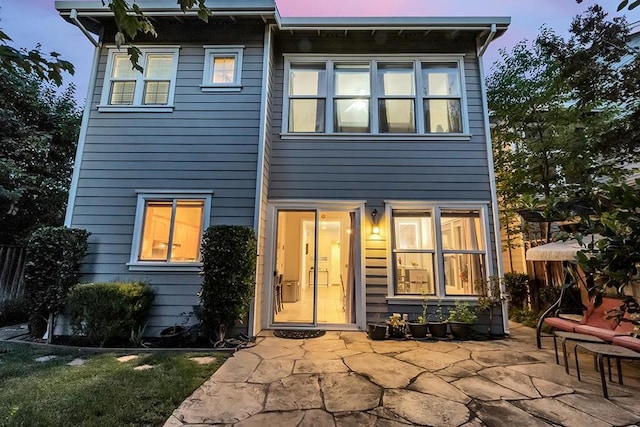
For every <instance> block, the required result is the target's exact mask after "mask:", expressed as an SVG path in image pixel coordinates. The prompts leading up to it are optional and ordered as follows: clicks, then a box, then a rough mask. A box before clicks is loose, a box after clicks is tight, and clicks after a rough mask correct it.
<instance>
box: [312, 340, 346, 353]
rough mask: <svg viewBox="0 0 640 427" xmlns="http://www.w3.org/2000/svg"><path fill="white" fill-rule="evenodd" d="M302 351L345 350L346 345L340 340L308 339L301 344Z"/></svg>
mask: <svg viewBox="0 0 640 427" xmlns="http://www.w3.org/2000/svg"><path fill="white" fill-rule="evenodd" d="M302 349H303V350H304V351H326V352H332V351H338V350H346V349H347V347H346V346H345V344H344V341H342V340H317V339H316V340H308V341H307V342H305V343H304V345H303V346H302Z"/></svg>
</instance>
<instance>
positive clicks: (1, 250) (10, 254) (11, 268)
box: [0, 246, 27, 302]
mask: <svg viewBox="0 0 640 427" xmlns="http://www.w3.org/2000/svg"><path fill="white" fill-rule="evenodd" d="M26 257H27V251H26V249H25V248H21V247H19V246H0V302H3V301H7V300H12V299H17V298H20V297H22V296H23V295H24V265H25V261H26Z"/></svg>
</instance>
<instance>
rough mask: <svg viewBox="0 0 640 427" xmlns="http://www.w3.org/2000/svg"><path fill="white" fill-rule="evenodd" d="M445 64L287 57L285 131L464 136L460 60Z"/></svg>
mask: <svg viewBox="0 0 640 427" xmlns="http://www.w3.org/2000/svg"><path fill="white" fill-rule="evenodd" d="M444 59H445V58H441V57H437V58H434V59H429V60H426V59H424V58H420V59H416V58H407V57H403V56H399V57H390V58H362V59H360V58H343V57H335V58H332V59H327V60H319V59H318V58H317V57H304V56H302V57H288V58H287V60H286V70H285V71H286V82H285V83H286V84H285V94H284V99H285V101H284V102H285V105H284V111H285V117H287V120H284V121H283V132H284V133H285V134H287V133H292V134H299V133H303V134H314V133H316V134H318V133H323V134H324V133H333V134H367V135H368V134H406V135H415V134H463V133H464V132H465V128H466V124H465V120H464V113H463V112H464V96H463V95H464V89H463V76H462V67H461V64H462V60H461V59H460V58H455V57H451V59H446V60H444ZM436 60H437V61H436ZM416 88H419V90H416Z"/></svg>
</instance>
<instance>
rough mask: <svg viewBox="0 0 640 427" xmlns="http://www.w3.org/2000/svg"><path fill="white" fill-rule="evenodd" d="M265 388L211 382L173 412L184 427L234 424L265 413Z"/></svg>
mask: <svg viewBox="0 0 640 427" xmlns="http://www.w3.org/2000/svg"><path fill="white" fill-rule="evenodd" d="M265 396H266V392H265V386H264V385H261V384H227V383H214V382H212V381H211V380H209V381H207V382H206V383H205V384H204V385H203V386H202V387H200V388H199V389H197V390H196V391H195V392H194V393H193V394H192V395H191V396H190V397H188V398H187V399H186V400H185V401H184V402H183V403H182V404H181V405H180V407H178V409H176V410H175V411H174V412H173V415H174V416H175V417H176V418H177V419H178V420H179V421H181V422H183V423H184V424H233V423H237V422H240V421H242V420H244V419H247V418H249V417H251V416H253V415H255V414H257V413H260V412H262V411H263V409H264V407H263V402H264V399H265Z"/></svg>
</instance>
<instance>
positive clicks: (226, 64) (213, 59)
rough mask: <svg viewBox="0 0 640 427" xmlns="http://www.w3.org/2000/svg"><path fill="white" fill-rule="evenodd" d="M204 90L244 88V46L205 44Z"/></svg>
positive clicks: (202, 87) (202, 86) (237, 89)
mask: <svg viewBox="0 0 640 427" xmlns="http://www.w3.org/2000/svg"><path fill="white" fill-rule="evenodd" d="M203 47H204V73H203V75H202V84H201V85H200V88H201V89H202V91H203V92H213V91H239V90H241V89H242V56H243V55H242V53H243V51H244V46H203Z"/></svg>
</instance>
